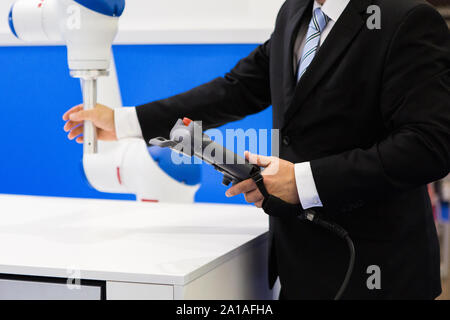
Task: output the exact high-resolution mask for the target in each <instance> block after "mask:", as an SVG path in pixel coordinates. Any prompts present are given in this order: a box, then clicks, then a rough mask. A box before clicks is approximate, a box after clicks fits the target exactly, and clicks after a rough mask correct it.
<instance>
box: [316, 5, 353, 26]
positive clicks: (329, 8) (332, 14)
mask: <svg viewBox="0 0 450 320" xmlns="http://www.w3.org/2000/svg"><path fill="white" fill-rule="evenodd" d="M349 2H350V0H327V1H325V3H324V4H323V6H322V5H320V4H319V3H318V2H317V1H314V8H313V10H315V9H317V8H322V11H323V13H325V14H326V15H327V16H328V18H330V19H331V20H333V21H334V22H336V21H338V19H339V17H340V16H341V14H342V12H344V10H345V8H347V5H348V4H349Z"/></svg>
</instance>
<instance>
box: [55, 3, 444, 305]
mask: <svg viewBox="0 0 450 320" xmlns="http://www.w3.org/2000/svg"><path fill="white" fill-rule="evenodd" d="M374 14H375V15H377V14H378V16H374ZM377 18H380V19H381V20H380V22H381V23H380V25H379V26H377V25H376V23H373V21H376V19H377ZM269 105H273V127H274V128H276V129H280V132H281V138H280V143H281V149H280V158H274V157H258V156H254V155H248V157H249V158H250V160H251V161H253V162H256V163H258V164H259V165H261V166H263V167H266V168H267V169H266V170H265V172H264V176H265V179H264V183H265V185H266V187H267V189H268V191H269V193H271V194H273V195H274V196H277V197H278V198H281V199H282V200H284V201H286V202H288V203H291V204H298V205H299V211H301V210H307V209H311V208H314V210H315V211H316V212H319V213H320V214H321V215H322V216H323V217H324V218H326V219H327V220H329V221H333V222H336V223H338V224H340V225H341V226H343V227H344V228H345V229H346V230H347V231H348V232H349V234H350V236H351V237H352V239H353V241H354V242H355V246H356V252H357V255H356V265H355V270H354V273H353V275H352V278H351V280H350V283H349V286H348V289H347V290H346V292H345V294H344V298H345V299H406V298H413V299H434V298H436V297H437V296H438V295H439V294H440V292H441V286H440V270H439V260H440V259H439V244H438V239H437V235H436V229H435V225H434V221H433V215H432V210H431V206H430V200H429V197H428V194H427V189H426V185H427V184H428V183H429V182H432V181H434V180H438V179H440V178H442V177H444V176H446V175H447V174H448V172H449V167H450V150H449V148H450V35H449V31H448V29H447V26H446V24H445V22H444V20H443V19H442V17H441V16H440V15H439V14H438V13H437V12H436V11H435V10H434V9H433V8H432V7H431V6H429V5H427V4H426V3H425V2H423V1H421V0H395V1H392V0H327V1H325V0H321V1H319V0H317V1H313V0H288V1H286V3H285V4H284V5H283V7H282V8H281V10H280V13H279V15H278V18H277V22H276V26H275V30H274V32H273V34H272V36H271V38H270V39H269V40H268V41H267V42H266V43H264V44H263V45H261V46H259V47H258V48H257V49H256V50H254V51H253V52H252V53H251V54H250V55H249V56H248V57H246V58H244V59H242V60H241V61H240V62H239V63H238V64H237V66H236V67H235V68H234V69H233V70H231V71H230V72H229V73H228V74H227V75H225V76H224V77H222V78H217V79H215V80H213V81H211V82H209V83H207V84H205V85H202V86H200V87H197V88H195V89H193V90H191V91H189V92H186V93H183V94H180V95H177V96H175V97H172V98H169V99H166V100H162V101H156V102H152V103H149V104H147V105H143V106H140V107H137V108H136V109H134V108H125V110H118V111H115V112H113V111H112V110H111V109H109V108H107V107H105V106H101V105H99V106H98V107H97V108H96V109H95V110H94V111H90V112H85V111H82V110H81V106H77V107H74V108H72V109H71V110H69V111H68V112H67V113H66V114H65V115H64V119H65V120H66V121H68V122H67V123H66V126H65V130H66V131H71V132H70V133H69V138H70V139H74V138H76V137H77V136H79V135H80V134H82V125H81V124H82V122H81V121H83V120H91V121H93V122H94V123H95V124H96V125H97V127H98V128H99V129H98V130H99V137H100V138H101V139H105V140H108V139H117V138H122V137H129V136H143V137H144V139H145V140H146V141H149V140H150V139H151V138H153V137H156V136H168V133H169V130H170V128H171V126H172V125H173V124H174V122H175V120H176V119H177V118H180V117H185V116H186V117H189V118H191V119H195V120H202V121H203V124H204V126H205V128H212V127H217V126H220V125H222V124H225V123H227V122H230V121H234V120H238V119H241V118H243V117H245V116H247V115H249V114H253V113H257V112H260V111H261V110H264V109H265V108H267V107H268V106H269ZM133 123H134V125H133ZM136 123H139V124H140V126H139V125H136ZM77 141H78V142H82V137H78V138H77ZM276 167H277V168H278V169H277V170H275V169H274V168H276ZM240 193H244V194H245V196H246V199H247V201H249V202H251V203H255V205H257V206H259V207H261V206H262V205H263V197H262V195H261V193H260V192H259V191H258V190H257V188H256V186H255V184H254V183H253V181H251V180H249V181H244V182H242V183H240V184H238V185H236V186H234V187H232V188H231V189H229V190H228V191H227V195H228V196H234V195H237V194H240ZM270 236H271V250H270V262H269V266H270V268H269V269H270V275H269V276H270V285H273V284H274V281H275V279H276V278H277V276H279V277H280V281H281V285H282V296H283V297H284V298H286V299H331V298H333V297H334V294H335V293H336V291H337V290H338V288H339V286H340V284H341V282H342V280H343V277H344V274H345V271H346V268H347V263H348V251H347V247H346V244H345V243H344V242H341V241H340V240H339V239H337V238H336V237H335V236H334V235H333V234H330V233H329V232H328V231H327V230H324V229H321V228H320V227H317V226H315V225H312V224H309V223H306V222H302V221H300V220H298V219H295V218H291V217H279V218H275V217H271V218H270ZM372 272H376V273H377V274H375V275H373V274H372ZM372 276H377V277H378V280H380V281H381V282H380V281H378V280H377V281H374V282H372V280H373V279H374V278H372Z"/></svg>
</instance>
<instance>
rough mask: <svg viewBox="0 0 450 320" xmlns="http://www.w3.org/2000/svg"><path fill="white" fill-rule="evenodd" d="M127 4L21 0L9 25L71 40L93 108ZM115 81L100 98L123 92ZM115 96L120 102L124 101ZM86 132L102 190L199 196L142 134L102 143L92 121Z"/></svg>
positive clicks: (94, 180) (86, 160)
mask: <svg viewBox="0 0 450 320" xmlns="http://www.w3.org/2000/svg"><path fill="white" fill-rule="evenodd" d="M124 9H125V0H18V1H17V2H15V3H14V5H13V6H12V7H11V10H10V12H9V26H10V28H11V32H12V33H13V34H14V35H15V36H16V37H17V38H18V39H21V40H24V41H29V42H39V43H46V42H49V41H52V42H63V43H65V45H66V46H67V56H68V66H69V69H70V75H71V76H72V77H74V78H80V79H81V86H82V93H83V103H84V108H85V109H86V110H88V109H92V108H94V107H95V106H96V104H97V90H98V88H97V80H98V79H99V77H104V79H105V80H103V79H102V81H101V82H100V87H102V85H103V84H104V82H103V81H105V82H106V79H110V78H109V77H108V78H106V76H108V75H109V70H110V67H111V66H112V68H113V67H114V66H113V63H112V54H111V47H112V43H113V41H114V38H115V37H116V34H117V32H118V24H119V17H120V16H121V15H122V13H123V11H124ZM112 68H111V70H112V71H114V70H113V69H112ZM112 75H114V72H112ZM114 76H115V75H114ZM114 79H115V78H114ZM110 82H113V81H110ZM114 82H115V84H114V85H110V86H109V87H108V88H104V89H103V90H102V88H100V91H99V95H100V97H101V96H108V97H111V96H117V97H120V93H119V91H120V90H119V87H118V84H117V81H114ZM106 92H107V95H106V94H105V93H106ZM102 93H103V95H102ZM115 100H120V99H115ZM115 100H114V104H117V105H121V102H119V101H115ZM83 135H84V146H83V150H84V155H83V167H84V172H85V175H86V178H87V180H88V182H89V184H90V185H91V186H92V187H94V188H95V189H97V190H98V191H101V192H110V193H128V194H135V195H136V197H137V200H141V201H147V200H152V201H153V200H156V201H169V202H193V201H194V195H195V193H196V191H197V190H198V187H199V186H198V185H192V184H189V183H182V182H179V181H177V179H175V178H173V176H171V175H169V174H167V173H166V172H164V171H163V170H161V168H160V166H159V165H158V163H157V161H159V160H158V159H156V158H155V159H153V158H152V157H151V156H150V155H149V152H148V150H147V145H146V143H145V142H144V141H143V140H142V139H125V140H121V141H118V142H111V143H104V142H102V143H97V136H96V129H95V127H94V126H93V124H92V123H90V122H89V121H86V122H85V125H84V133H83ZM177 170H178V169H177Z"/></svg>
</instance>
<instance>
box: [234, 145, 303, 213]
mask: <svg viewBox="0 0 450 320" xmlns="http://www.w3.org/2000/svg"><path fill="white" fill-rule="evenodd" d="M245 158H246V159H247V160H248V161H249V162H250V163H252V164H256V165H257V166H260V167H263V168H265V169H264V171H263V173H262V175H263V176H264V185H265V186H266V188H267V191H268V192H269V194H271V195H273V196H275V197H278V198H280V199H281V200H284V201H286V202H288V203H291V204H299V203H300V199H299V196H298V191H297V184H296V182H295V165H294V164H293V163H291V162H289V161H285V160H281V159H279V158H275V157H264V156H259V155H256V154H251V153H250V152H246V153H245ZM241 193H243V194H244V195H245V200H246V201H247V202H248V203H254V204H255V206H257V207H258V208H261V207H262V204H263V201H264V197H263V195H262V194H261V192H260V191H259V190H258V188H257V187H256V184H255V182H254V181H253V180H252V179H248V180H245V181H242V182H240V183H239V184H237V185H235V186H233V187H231V188H230V189H228V191H227V192H226V195H227V197H234V196H237V195H239V194H241Z"/></svg>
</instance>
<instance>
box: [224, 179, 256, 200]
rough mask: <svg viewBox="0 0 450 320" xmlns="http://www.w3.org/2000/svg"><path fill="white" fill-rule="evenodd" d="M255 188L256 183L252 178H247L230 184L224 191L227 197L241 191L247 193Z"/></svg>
mask: <svg viewBox="0 0 450 320" xmlns="http://www.w3.org/2000/svg"><path fill="white" fill-rule="evenodd" d="M255 189H256V184H255V182H254V181H253V180H252V179H248V180H245V181H242V182H240V183H238V184H237V185H235V186H232V187H231V188H230V189H228V191H227V192H226V196H227V197H229V198H230V197H234V196H237V195H238V194H241V193H247V192H250V191H253V190H255Z"/></svg>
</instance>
